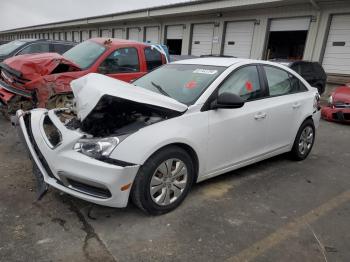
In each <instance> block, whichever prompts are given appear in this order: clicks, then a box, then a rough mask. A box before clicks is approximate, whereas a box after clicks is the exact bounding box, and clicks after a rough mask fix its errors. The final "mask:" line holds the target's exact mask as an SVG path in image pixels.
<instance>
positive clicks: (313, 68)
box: [272, 59, 327, 95]
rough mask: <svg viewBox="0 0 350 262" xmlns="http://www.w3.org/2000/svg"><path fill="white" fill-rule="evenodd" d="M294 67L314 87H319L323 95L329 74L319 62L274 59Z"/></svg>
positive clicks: (319, 91)
mask: <svg viewBox="0 0 350 262" xmlns="http://www.w3.org/2000/svg"><path fill="white" fill-rule="evenodd" d="M272 61H274V62H277V63H280V64H283V65H285V66H288V67H289V68H291V69H293V70H294V71H295V72H297V73H298V74H299V75H301V76H302V77H303V78H304V79H305V80H306V81H307V82H308V83H309V84H310V85H311V86H312V87H316V88H317V89H318V93H319V94H320V95H322V94H323V93H324V91H325V89H326V84H327V74H326V72H325V71H324V69H323V67H322V66H321V65H320V63H318V62H310V61H290V60H278V59H276V60H272Z"/></svg>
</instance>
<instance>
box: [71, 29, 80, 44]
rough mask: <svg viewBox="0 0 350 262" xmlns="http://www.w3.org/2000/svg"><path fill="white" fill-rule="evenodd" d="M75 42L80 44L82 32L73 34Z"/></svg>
mask: <svg viewBox="0 0 350 262" xmlns="http://www.w3.org/2000/svg"><path fill="white" fill-rule="evenodd" d="M73 41H74V42H80V32H78V31H74V32H73Z"/></svg>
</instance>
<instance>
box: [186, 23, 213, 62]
mask: <svg viewBox="0 0 350 262" xmlns="http://www.w3.org/2000/svg"><path fill="white" fill-rule="evenodd" d="M213 36H214V24H196V25H193V33H192V45H191V55H195V56H200V55H211V52H212V47H213Z"/></svg>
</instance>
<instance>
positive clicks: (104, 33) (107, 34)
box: [101, 29, 112, 38]
mask: <svg viewBox="0 0 350 262" xmlns="http://www.w3.org/2000/svg"><path fill="white" fill-rule="evenodd" d="M101 37H106V38H108V37H112V30H111V29H102V30H101Z"/></svg>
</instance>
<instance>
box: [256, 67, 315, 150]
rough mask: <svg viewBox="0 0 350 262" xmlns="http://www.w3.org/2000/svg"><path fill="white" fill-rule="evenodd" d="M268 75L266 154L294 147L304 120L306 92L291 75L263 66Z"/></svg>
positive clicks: (299, 82) (279, 69) (277, 68)
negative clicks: (293, 144) (292, 144)
mask: <svg viewBox="0 0 350 262" xmlns="http://www.w3.org/2000/svg"><path fill="white" fill-rule="evenodd" d="M262 67H263V68H264V71H265V73H266V82H267V86H268V92H269V96H268V98H266V99H265V100H266V101H265V102H266V104H267V105H268V107H267V108H266V114H267V116H266V120H267V121H266V123H267V126H268V128H267V152H273V151H276V150H283V149H285V148H287V147H289V146H290V145H291V143H293V141H294V138H295V136H296V132H297V130H298V128H299V124H300V122H301V121H302V120H301V118H302V117H303V114H302V112H303V111H304V109H305V106H306V101H305V100H307V99H309V98H307V97H305V94H304V92H305V91H307V89H306V87H305V86H304V85H303V84H302V82H301V81H300V80H299V79H298V78H296V77H295V76H293V75H292V74H291V73H289V72H287V71H285V70H283V69H281V68H279V67H274V66H270V65H264V66H262Z"/></svg>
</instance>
